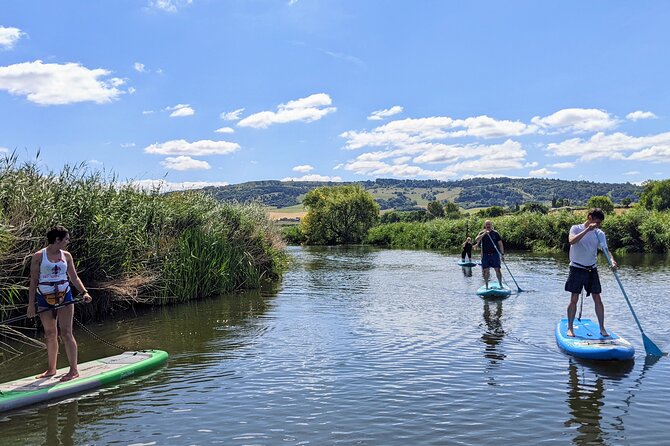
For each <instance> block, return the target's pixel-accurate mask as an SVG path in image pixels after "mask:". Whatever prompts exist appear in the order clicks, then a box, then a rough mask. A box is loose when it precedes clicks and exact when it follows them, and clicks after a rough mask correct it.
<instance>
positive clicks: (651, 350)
mask: <svg viewBox="0 0 670 446" xmlns="http://www.w3.org/2000/svg"><path fill="white" fill-rule="evenodd" d="M642 342H643V343H644V351H646V352H647V356H658V357H661V356H663V354H664V353H663V352H662V351H661V349H660V348H658V346H657V345H656V344H654V343H653V342H652V340H651V339H649V338H648V337H647V335H645V334H644V333H642Z"/></svg>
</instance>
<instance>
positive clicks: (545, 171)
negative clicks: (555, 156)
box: [528, 167, 556, 177]
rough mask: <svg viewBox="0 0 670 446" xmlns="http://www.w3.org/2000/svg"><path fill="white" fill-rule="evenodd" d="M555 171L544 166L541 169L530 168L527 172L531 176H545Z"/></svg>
mask: <svg viewBox="0 0 670 446" xmlns="http://www.w3.org/2000/svg"><path fill="white" fill-rule="evenodd" d="M555 173H556V172H554V171H553V170H549V169H547V168H546V167H543V168H542V169H537V170H531V171H530V172H528V175H530V176H531V177H547V176H549V175H554V174H555Z"/></svg>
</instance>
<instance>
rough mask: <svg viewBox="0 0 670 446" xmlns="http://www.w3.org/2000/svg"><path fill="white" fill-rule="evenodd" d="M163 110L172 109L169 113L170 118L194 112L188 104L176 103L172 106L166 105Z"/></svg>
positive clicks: (191, 114) (190, 114)
mask: <svg viewBox="0 0 670 446" xmlns="http://www.w3.org/2000/svg"><path fill="white" fill-rule="evenodd" d="M165 110H167V111H172V113H170V117H171V118H182V117H184V116H193V115H194V114H195V110H193V108H191V106H190V105H188V104H177V105H175V106H173V107H166V108H165Z"/></svg>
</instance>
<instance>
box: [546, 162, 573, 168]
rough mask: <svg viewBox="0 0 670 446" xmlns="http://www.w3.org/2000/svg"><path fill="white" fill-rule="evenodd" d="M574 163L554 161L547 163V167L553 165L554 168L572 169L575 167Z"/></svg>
mask: <svg viewBox="0 0 670 446" xmlns="http://www.w3.org/2000/svg"><path fill="white" fill-rule="evenodd" d="M575 166H576V164H575V163H554V164H549V167H553V168H554V169H572V168H573V167H575Z"/></svg>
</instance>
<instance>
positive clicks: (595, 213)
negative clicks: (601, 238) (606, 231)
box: [588, 208, 605, 221]
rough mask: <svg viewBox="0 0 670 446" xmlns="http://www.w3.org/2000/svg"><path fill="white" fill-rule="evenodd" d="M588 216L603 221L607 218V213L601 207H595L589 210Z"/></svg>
mask: <svg viewBox="0 0 670 446" xmlns="http://www.w3.org/2000/svg"><path fill="white" fill-rule="evenodd" d="M588 217H591V218H593V219H597V220H600V221H602V220H604V219H605V213H604V212H603V211H602V209H600V208H593V209H591V210H590V211H589V215H588Z"/></svg>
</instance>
